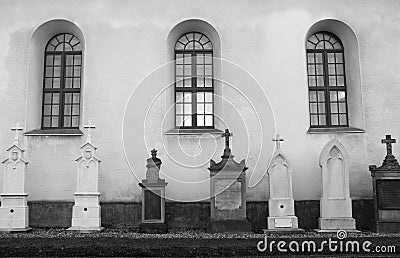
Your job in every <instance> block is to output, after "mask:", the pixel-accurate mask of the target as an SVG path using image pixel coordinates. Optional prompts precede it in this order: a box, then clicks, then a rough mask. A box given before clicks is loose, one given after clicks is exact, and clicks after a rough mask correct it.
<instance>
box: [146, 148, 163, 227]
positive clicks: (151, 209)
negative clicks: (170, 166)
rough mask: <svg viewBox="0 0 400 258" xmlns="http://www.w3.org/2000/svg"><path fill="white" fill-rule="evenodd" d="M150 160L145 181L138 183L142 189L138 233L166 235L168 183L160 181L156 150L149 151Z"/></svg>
mask: <svg viewBox="0 0 400 258" xmlns="http://www.w3.org/2000/svg"><path fill="white" fill-rule="evenodd" d="M151 156H152V157H151V158H149V159H147V165H146V167H147V171H146V179H144V180H142V182H141V183H139V186H140V187H142V223H141V224H140V225H139V232H142V233H167V232H168V225H167V223H165V187H166V186H167V184H168V183H166V182H165V179H161V178H160V177H159V175H160V166H161V163H162V162H161V160H160V159H159V158H157V150H155V149H153V150H152V151H151Z"/></svg>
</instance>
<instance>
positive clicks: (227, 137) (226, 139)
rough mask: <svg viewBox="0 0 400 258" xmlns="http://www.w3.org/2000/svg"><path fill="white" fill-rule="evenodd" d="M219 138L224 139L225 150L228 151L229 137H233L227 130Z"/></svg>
mask: <svg viewBox="0 0 400 258" xmlns="http://www.w3.org/2000/svg"><path fill="white" fill-rule="evenodd" d="M221 136H222V137H225V149H229V136H233V134H232V133H230V132H229V129H225V132H224V133H223V134H222V135H221Z"/></svg>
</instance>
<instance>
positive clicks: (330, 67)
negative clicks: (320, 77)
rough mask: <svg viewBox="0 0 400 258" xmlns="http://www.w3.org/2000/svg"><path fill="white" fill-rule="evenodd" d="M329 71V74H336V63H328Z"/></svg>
mask: <svg viewBox="0 0 400 258" xmlns="http://www.w3.org/2000/svg"><path fill="white" fill-rule="evenodd" d="M328 73H329V74H336V70H335V65H334V64H329V65H328Z"/></svg>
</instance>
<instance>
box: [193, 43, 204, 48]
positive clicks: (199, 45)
mask: <svg viewBox="0 0 400 258" xmlns="http://www.w3.org/2000/svg"><path fill="white" fill-rule="evenodd" d="M194 48H195V49H203V46H202V45H201V44H200V43H199V42H194Z"/></svg>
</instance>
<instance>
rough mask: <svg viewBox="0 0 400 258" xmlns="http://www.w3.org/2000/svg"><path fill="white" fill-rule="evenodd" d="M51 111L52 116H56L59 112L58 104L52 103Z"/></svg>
mask: <svg viewBox="0 0 400 258" xmlns="http://www.w3.org/2000/svg"><path fill="white" fill-rule="evenodd" d="M51 112H52V113H51V114H52V115H53V116H54V115H56V116H58V115H59V113H60V108H59V105H53V106H52V110H51Z"/></svg>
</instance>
